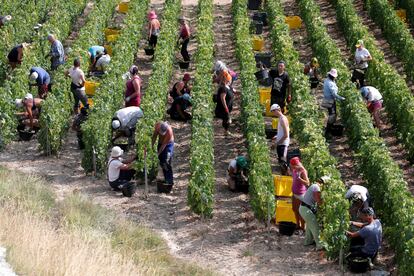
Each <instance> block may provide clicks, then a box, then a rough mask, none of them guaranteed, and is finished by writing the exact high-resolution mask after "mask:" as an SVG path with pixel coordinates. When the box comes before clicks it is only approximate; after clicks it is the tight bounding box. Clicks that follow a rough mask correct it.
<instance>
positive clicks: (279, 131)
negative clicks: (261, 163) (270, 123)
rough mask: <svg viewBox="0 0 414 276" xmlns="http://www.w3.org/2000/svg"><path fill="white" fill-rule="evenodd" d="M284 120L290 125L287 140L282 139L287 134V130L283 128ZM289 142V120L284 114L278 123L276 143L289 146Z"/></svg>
mask: <svg viewBox="0 0 414 276" xmlns="http://www.w3.org/2000/svg"><path fill="white" fill-rule="evenodd" d="M282 120H283V121H285V122H286V124H287V126H288V133H287V138H286V139H285V140H283V141H282V140H281V139H282V137H283V136H284V135H285V131H284V130H283V127H282ZM289 142H290V138H289V122H288V120H287V118H286V116H285V115H282V116H280V117H279V122H278V123H277V135H276V144H278V145H284V146H289Z"/></svg>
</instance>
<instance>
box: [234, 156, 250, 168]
mask: <svg viewBox="0 0 414 276" xmlns="http://www.w3.org/2000/svg"><path fill="white" fill-rule="evenodd" d="M236 164H237V166H239V167H240V168H242V169H245V168H247V159H246V157H244V156H239V157H237V158H236Z"/></svg>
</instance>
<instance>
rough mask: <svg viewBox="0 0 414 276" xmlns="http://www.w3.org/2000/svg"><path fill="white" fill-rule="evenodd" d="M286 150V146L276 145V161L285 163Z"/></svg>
mask: <svg viewBox="0 0 414 276" xmlns="http://www.w3.org/2000/svg"><path fill="white" fill-rule="evenodd" d="M287 150H288V146H286V145H278V146H277V147H276V153H277V159H278V160H279V162H280V161H282V160H284V161H286V157H287Z"/></svg>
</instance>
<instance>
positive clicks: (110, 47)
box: [104, 44, 112, 56]
mask: <svg viewBox="0 0 414 276" xmlns="http://www.w3.org/2000/svg"><path fill="white" fill-rule="evenodd" d="M104 48H105V50H106V52H107V53H108V55H110V56H112V46H111V45H108V44H106V45H104Z"/></svg>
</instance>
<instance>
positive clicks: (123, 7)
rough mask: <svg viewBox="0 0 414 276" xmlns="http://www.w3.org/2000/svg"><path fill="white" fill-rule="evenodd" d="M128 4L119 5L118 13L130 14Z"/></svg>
mask: <svg viewBox="0 0 414 276" xmlns="http://www.w3.org/2000/svg"><path fill="white" fill-rule="evenodd" d="M128 9H129V7H128V2H121V3H119V5H118V11H119V12H121V13H127V12H128Z"/></svg>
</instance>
